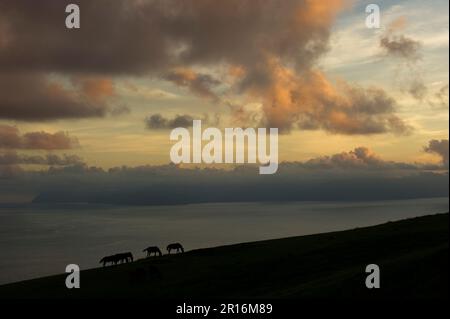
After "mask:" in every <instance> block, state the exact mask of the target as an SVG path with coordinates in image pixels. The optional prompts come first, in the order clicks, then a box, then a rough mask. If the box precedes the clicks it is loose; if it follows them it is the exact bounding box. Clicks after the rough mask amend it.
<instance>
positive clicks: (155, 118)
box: [145, 113, 220, 130]
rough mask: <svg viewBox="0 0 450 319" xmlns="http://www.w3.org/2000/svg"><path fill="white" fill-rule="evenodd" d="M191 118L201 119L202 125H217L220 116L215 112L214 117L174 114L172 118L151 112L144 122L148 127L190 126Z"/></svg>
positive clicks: (155, 128) (156, 128)
mask: <svg viewBox="0 0 450 319" xmlns="http://www.w3.org/2000/svg"><path fill="white" fill-rule="evenodd" d="M193 120H201V121H202V123H203V124H204V125H214V126H217V125H219V122H220V116H219V115H218V114H216V115H215V116H214V118H211V117H210V116H209V115H203V116H196V117H194V116H192V115H188V114H182V115H179V114H177V115H175V116H174V117H173V118H167V117H164V116H163V115H161V114H159V113H158V114H153V115H150V116H149V117H147V118H146V119H145V124H146V127H147V128H148V129H154V130H158V129H173V128H177V127H191V126H192V121H193Z"/></svg>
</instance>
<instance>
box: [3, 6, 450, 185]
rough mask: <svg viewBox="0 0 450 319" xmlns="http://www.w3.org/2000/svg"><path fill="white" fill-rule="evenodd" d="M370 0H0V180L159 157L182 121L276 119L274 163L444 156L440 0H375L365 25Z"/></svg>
mask: <svg viewBox="0 0 450 319" xmlns="http://www.w3.org/2000/svg"><path fill="white" fill-rule="evenodd" d="M71 2H74V3H77V4H79V6H80V10H81V28H80V29H72V30H69V29H66V28H65V25H64V20H65V16H66V13H65V12H64V8H65V5H66V4H67V3H71ZM373 2H374V1H344V0H342V1H340V0H333V1H309V0H304V1H301V0H287V1H242V0H236V1H235V0H230V1H206V0H199V1H171V0H169V1H144V0H139V1H138V0H137V1H127V2H126V3H125V2H124V1H70V2H69V1H39V5H35V3H33V1H22V0H20V1H3V0H0V176H2V175H3V176H4V177H5V176H11V175H13V174H14V172H15V171H18V170H20V171H23V170H33V169H36V168H38V169H42V168H44V169H46V168H47V167H50V166H65V165H72V164H80V163H85V164H86V165H87V166H97V167H101V168H104V169H108V168H111V167H116V166H122V165H125V166H140V165H156V164H158V165H159V164H167V163H169V161H170V159H169V150H170V147H171V145H172V142H171V141H170V140H169V133H170V129H171V128H172V127H174V126H176V125H175V124H179V123H182V124H183V123H188V122H190V121H191V120H192V119H203V122H204V126H217V127H220V128H224V127H249V126H250V127H261V126H263V127H278V128H279V130H280V133H281V135H280V144H279V153H280V160H281V161H288V162H292V161H302V162H303V161H308V160H312V159H316V158H323V157H324V156H332V155H333V154H341V153H343V152H345V154H347V155H349V156H356V157H358V155H355V154H357V153H352V152H353V150H355V149H356V148H358V147H363V148H365V149H366V151H365V152H367V154H373V156H374V157H376V158H377V159H382V160H383V161H394V162H402V163H420V164H428V163H430V164H436V165H444V167H445V166H447V168H448V123H449V122H448V121H449V117H448V116H449V115H448V82H449V79H448V77H449V76H448V74H449V73H448V50H449V38H448V32H449V29H448V23H449V21H448V1H446V0H442V1H441V0H433V1H378V2H376V3H378V4H379V6H380V9H381V28H379V29H368V28H367V27H366V25H365V17H366V13H365V7H366V5H367V4H369V3H373ZM174 123H175V124H174ZM432 140H435V141H434V142H433V143H434V144H433V143H431V144H430V141H432ZM442 140H444V141H442ZM445 140H446V141H445ZM441 141H442V144H439V143H441ZM434 147H435V148H434ZM49 154H51V155H49Z"/></svg>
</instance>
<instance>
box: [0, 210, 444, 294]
mask: <svg viewBox="0 0 450 319" xmlns="http://www.w3.org/2000/svg"><path fill="white" fill-rule="evenodd" d="M448 245H449V215H448V213H447V214H438V215H430V216H425V217H418V218H413V219H407V220H402V221H398V222H389V223H386V224H382V225H378V226H372V227H365V228H358V229H353V230H347V231H341V232H333V233H325V234H318V235H310V236H301V237H291V238H283V239H276V240H267V241H259V242H252V243H243V244H237V245H230V246H222V247H215V248H208V249H198V250H192V251H188V252H186V253H184V254H179V255H171V256H167V255H165V256H163V257H152V258H147V259H142V260H138V261H135V262H133V263H129V264H124V265H119V266H113V267H106V268H96V269H89V270H84V271H82V272H81V288H80V289H70V290H69V289H67V288H66V287H65V277H66V275H56V276H51V277H44V278H39V279H34V280H28V281H23V282H18V283H13V284H8V285H3V286H0V299H16V298H32V299H34V298H38V299H42V298H58V299H59V298H63V299H65V298H152V299H155V298H156V299H158V298H161V299H163V298H196V297H198V298H205V297H206V298H312V299H315V298H321V299H322V298H333V299H336V298H338V299H367V298H371V299H373V298H383V299H386V298H387V299H397V298H401V299H403V298H407V299H410V298H426V299H443V298H448ZM372 263H375V264H377V265H379V267H380V270H381V288H380V289H367V288H366V286H365V278H366V275H367V274H366V273H365V267H366V265H368V264H372Z"/></svg>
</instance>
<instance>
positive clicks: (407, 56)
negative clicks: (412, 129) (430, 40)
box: [380, 17, 428, 101]
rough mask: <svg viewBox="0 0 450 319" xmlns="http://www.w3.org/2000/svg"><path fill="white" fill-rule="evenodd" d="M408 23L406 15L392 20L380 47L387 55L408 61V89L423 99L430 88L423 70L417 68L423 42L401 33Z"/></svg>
mask: <svg viewBox="0 0 450 319" xmlns="http://www.w3.org/2000/svg"><path fill="white" fill-rule="evenodd" d="M406 25H407V22H406V18H405V17H399V18H397V19H396V20H394V21H392V22H391V23H390V24H389V25H388V28H387V29H386V31H385V32H384V33H383V34H382V36H381V38H380V48H381V49H382V50H383V51H384V53H385V54H386V56H388V57H393V58H395V59H400V60H402V61H404V62H406V63H405V64H404V67H406V70H407V71H408V75H407V78H406V79H405V80H404V82H405V83H406V85H407V86H408V88H407V89H406V91H407V92H408V93H409V94H411V96H412V97H413V98H415V99H416V100H419V101H423V100H424V99H425V97H426V95H427V93H428V88H427V86H426V85H425V83H424V81H423V78H422V75H421V73H422V72H420V71H419V69H418V68H417V62H418V61H419V60H420V59H421V53H420V50H421V49H422V44H421V43H420V42H419V41H416V40H414V39H412V38H410V37H407V36H405V35H403V34H401V33H400V32H401V31H403V29H405V27H406Z"/></svg>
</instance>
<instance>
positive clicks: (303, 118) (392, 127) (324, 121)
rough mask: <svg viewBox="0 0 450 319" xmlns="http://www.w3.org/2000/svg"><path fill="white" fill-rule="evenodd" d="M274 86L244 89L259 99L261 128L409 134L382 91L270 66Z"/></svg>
mask: <svg viewBox="0 0 450 319" xmlns="http://www.w3.org/2000/svg"><path fill="white" fill-rule="evenodd" d="M269 66H270V68H271V71H270V73H271V74H272V76H274V77H275V79H274V80H271V81H270V84H268V85H267V86H263V87H260V86H259V85H258V86H254V87H252V88H249V90H250V91H251V93H252V94H253V95H254V96H255V97H258V96H262V97H263V101H262V104H263V106H262V108H263V111H264V117H263V119H262V121H261V122H262V123H260V125H264V126H267V127H278V128H279V129H280V130H281V132H288V131H289V130H290V129H291V128H292V127H295V126H298V127H299V128H301V129H308V130H315V129H323V130H326V131H329V132H333V133H340V134H348V135H352V134H378V133H386V132H393V133H396V134H408V133H409V132H410V131H411V130H412V128H411V127H410V126H409V125H408V124H407V123H405V122H404V121H403V120H401V119H400V118H399V117H397V116H396V115H395V108H396V102H395V100H394V99H393V98H392V97H390V96H389V95H388V94H387V93H386V92H385V91H384V90H382V89H379V88H376V87H369V88H362V87H358V86H352V85H350V84H349V83H347V82H345V81H343V80H341V81H339V82H338V83H337V84H336V85H335V84H333V83H331V82H330V81H329V80H328V79H327V78H326V76H325V75H324V74H323V73H321V72H320V71H309V72H304V73H303V74H302V76H298V75H297V74H295V73H294V72H292V71H290V70H288V69H286V68H284V67H282V66H280V65H279V64H278V63H276V62H275V63H274V64H271V65H270V64H269Z"/></svg>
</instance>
